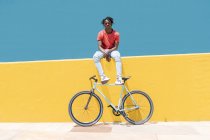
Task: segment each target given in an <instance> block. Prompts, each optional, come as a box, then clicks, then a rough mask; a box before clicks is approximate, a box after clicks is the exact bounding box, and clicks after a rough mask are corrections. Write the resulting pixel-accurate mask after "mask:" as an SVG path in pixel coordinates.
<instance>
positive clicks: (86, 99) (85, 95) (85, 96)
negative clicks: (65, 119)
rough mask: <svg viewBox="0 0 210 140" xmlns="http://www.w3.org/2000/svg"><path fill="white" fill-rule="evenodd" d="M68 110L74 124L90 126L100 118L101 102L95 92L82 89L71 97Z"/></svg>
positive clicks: (101, 111)
mask: <svg viewBox="0 0 210 140" xmlns="http://www.w3.org/2000/svg"><path fill="white" fill-rule="evenodd" d="M87 104H88V105H87ZM68 110H69V115H70V117H71V119H72V120H73V121H74V122H75V123H76V124H78V125H80V126H91V125H93V124H95V123H97V122H98V121H99V119H100V118H101V116H102V113H103V104H102V102H101V99H100V98H99V97H98V96H97V95H96V94H95V93H92V92H90V91H82V92H79V93H77V94H76V95H74V96H73V97H72V99H71V100H70V102H69V108H68Z"/></svg>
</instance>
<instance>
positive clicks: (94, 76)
mask: <svg viewBox="0 0 210 140" xmlns="http://www.w3.org/2000/svg"><path fill="white" fill-rule="evenodd" d="M92 79H93V80H94V81H95V82H97V81H98V79H96V75H93V76H92V77H90V78H89V80H92Z"/></svg>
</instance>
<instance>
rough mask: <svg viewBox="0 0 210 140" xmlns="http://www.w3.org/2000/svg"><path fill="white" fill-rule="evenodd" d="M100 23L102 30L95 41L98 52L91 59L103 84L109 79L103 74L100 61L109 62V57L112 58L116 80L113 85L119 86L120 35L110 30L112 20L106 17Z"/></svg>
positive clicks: (120, 76)
mask: <svg viewBox="0 0 210 140" xmlns="http://www.w3.org/2000/svg"><path fill="white" fill-rule="evenodd" d="M101 23H102V24H103V26H104V30H101V31H100V32H99V33H98V36H97V41H98V49H99V51H96V52H95V54H94V55H93V59H94V62H95V65H96V68H97V70H98V73H99V75H100V78H101V83H102V84H105V83H107V82H108V81H109V80H110V78H108V77H107V76H106V75H105V74H104V71H103V68H102V66H101V63H100V60H101V59H102V58H106V60H107V61H108V62H109V61H110V60H111V59H110V57H111V58H113V59H114V60H115V62H116V71H117V80H116V82H115V84H117V85H120V84H123V80H122V63H121V58H120V53H119V51H117V49H118V45H119V40H120V34H119V33H118V32H117V31H115V30H114V29H113V28H112V25H113V23H114V21H113V18H111V17H106V18H104V19H103V20H102V22H101Z"/></svg>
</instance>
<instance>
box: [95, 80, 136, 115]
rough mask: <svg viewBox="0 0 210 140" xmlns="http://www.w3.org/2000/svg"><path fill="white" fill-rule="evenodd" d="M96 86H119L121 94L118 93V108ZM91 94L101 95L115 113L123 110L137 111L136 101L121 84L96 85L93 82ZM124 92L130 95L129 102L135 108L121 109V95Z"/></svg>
mask: <svg viewBox="0 0 210 140" xmlns="http://www.w3.org/2000/svg"><path fill="white" fill-rule="evenodd" d="M97 86H121V87H122V89H121V92H120V99H119V102H118V106H117V107H115V105H114V104H113V103H112V102H111V101H110V100H109V99H108V98H107V97H106V96H105V95H104V94H103V92H102V91H100V90H99V89H98V88H97ZM92 90H93V93H94V90H96V91H98V93H100V94H101V96H102V97H103V98H104V99H105V101H106V102H107V103H108V104H109V105H110V106H111V107H112V108H113V109H114V110H115V111H116V112H121V111H125V110H134V109H137V108H139V106H138V105H137V103H136V101H135V100H134V98H133V97H132V95H131V94H130V91H129V90H128V88H127V87H126V86H125V85H124V84H123V85H115V84H101V83H97V82H94V83H93V89H92ZM124 90H126V92H127V93H128V94H130V97H131V100H132V102H133V104H134V105H135V107H132V108H124V109H121V105H122V94H123V91H124Z"/></svg>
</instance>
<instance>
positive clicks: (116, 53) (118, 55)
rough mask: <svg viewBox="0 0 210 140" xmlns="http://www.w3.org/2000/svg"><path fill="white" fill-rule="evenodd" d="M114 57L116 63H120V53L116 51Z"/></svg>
mask: <svg viewBox="0 0 210 140" xmlns="http://www.w3.org/2000/svg"><path fill="white" fill-rule="evenodd" d="M112 57H113V58H114V60H115V61H116V62H120V61H121V58H120V53H119V52H118V51H114V52H113V54H112Z"/></svg>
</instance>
